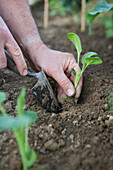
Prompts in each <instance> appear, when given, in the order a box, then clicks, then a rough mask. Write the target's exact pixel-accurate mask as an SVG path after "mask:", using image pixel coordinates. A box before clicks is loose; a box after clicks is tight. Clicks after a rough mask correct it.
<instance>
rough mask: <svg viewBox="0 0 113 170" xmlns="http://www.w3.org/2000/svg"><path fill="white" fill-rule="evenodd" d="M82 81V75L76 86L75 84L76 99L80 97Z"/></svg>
mask: <svg viewBox="0 0 113 170" xmlns="http://www.w3.org/2000/svg"><path fill="white" fill-rule="evenodd" d="M82 82H83V76H82V77H81V78H80V80H79V83H78V86H77V88H76V95H75V98H77V99H78V98H79V97H80V94H81V90H82Z"/></svg>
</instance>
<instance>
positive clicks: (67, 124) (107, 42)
mask: <svg viewBox="0 0 113 170" xmlns="http://www.w3.org/2000/svg"><path fill="white" fill-rule="evenodd" d="M34 17H35V19H36V22H37V23H38V26H39V30H40V34H41V37H42V39H43V41H44V42H45V43H46V44H47V45H48V46H49V47H50V48H53V49H57V50H60V51H64V52H72V53H73V54H76V52H75V50H74V47H73V45H72V44H71V42H69V41H68V39H67V38H66V34H67V33H68V32H75V33H77V34H78V35H79V36H80V38H81V40H82V46H83V53H82V54H84V53H85V52H88V51H95V52H97V53H98V54H99V57H100V58H101V59H102V60H103V63H102V64H101V65H98V66H91V67H89V68H88V69H87V70H86V72H85V74H84V83H83V89H82V94H81V96H80V98H79V101H78V104H77V105H75V104H74V101H73V98H68V99H67V100H66V101H65V102H64V104H63V110H62V112H61V113H59V114H55V113H51V114H50V113H48V112H46V111H45V110H44V109H42V108H41V107H40V106H39V105H38V104H37V101H36V100H35V99H34V97H33V96H32V95H31V94H30V92H29V90H30V88H31V86H32V82H33V81H31V79H30V78H27V77H25V78H23V77H21V76H18V75H16V74H15V73H13V72H11V71H9V70H7V69H6V70H1V71H0V78H4V79H5V80H6V83H5V84H4V85H3V86H1V87H0V90H2V91H4V92H5V93H6V94H7V101H6V102H5V103H4V107H5V108H6V110H7V112H8V113H9V114H11V115H13V114H15V113H16V100H17V96H18V95H19V93H20V91H21V89H22V87H23V86H26V88H27V94H26V105H25V108H26V109H30V110H33V111H36V112H37V115H38V119H37V122H36V123H35V124H34V125H33V126H32V127H31V128H30V130H29V142H30V145H31V148H32V149H34V150H35V151H36V153H37V158H38V161H37V162H36V163H35V164H34V166H33V168H32V169H38V168H45V169H47V170H112V169H113V124H112V123H110V122H109V115H110V111H109V108H108V96H109V93H110V91H111V87H112V85H113V38H108V39H106V37H105V33H104V28H103V27H102V26H99V25H98V24H95V25H94V26H93V34H92V36H88V28H87V29H86V32H84V33H81V32H80V25H79V24H76V23H75V22H74V21H73V18H72V17H71V16H68V17H66V18H60V17H56V18H54V19H51V20H50V23H49V27H48V29H47V30H44V29H43V25H42V17H41V16H40V15H39V14H38V13H37V12H36V11H35V10H34ZM75 56H76V55H75ZM3 169H5V170H14V169H15V170H17V169H18V170H20V169H22V165H21V158H20V155H19V150H18V147H17V143H16V140H15V138H14V135H13V133H12V132H10V131H9V132H0V170H3Z"/></svg>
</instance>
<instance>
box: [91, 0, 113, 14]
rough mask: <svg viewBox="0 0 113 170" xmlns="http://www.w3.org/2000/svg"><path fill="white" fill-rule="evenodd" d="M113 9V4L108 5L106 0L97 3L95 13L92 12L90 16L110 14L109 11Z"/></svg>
mask: <svg viewBox="0 0 113 170" xmlns="http://www.w3.org/2000/svg"><path fill="white" fill-rule="evenodd" d="M112 8H113V3H110V4H108V3H107V2H106V1H105V0H103V1H100V2H97V3H96V5H95V8H94V12H90V14H92V15H93V14H94V15H95V13H98V12H99V13H102V12H106V13H107V12H108V11H109V10H111V9H112Z"/></svg>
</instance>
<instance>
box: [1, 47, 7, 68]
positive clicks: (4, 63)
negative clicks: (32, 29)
mask: <svg viewBox="0 0 113 170" xmlns="http://www.w3.org/2000/svg"><path fill="white" fill-rule="evenodd" d="M3 49H4V48H0V69H3V68H6V66H7V60H6V56H5V53H4V50H3Z"/></svg>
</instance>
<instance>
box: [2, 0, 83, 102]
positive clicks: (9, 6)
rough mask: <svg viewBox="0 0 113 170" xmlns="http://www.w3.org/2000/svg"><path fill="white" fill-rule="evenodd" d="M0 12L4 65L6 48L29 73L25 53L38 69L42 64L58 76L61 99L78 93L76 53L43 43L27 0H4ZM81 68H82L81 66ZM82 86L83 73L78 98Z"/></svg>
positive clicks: (21, 70)
mask: <svg viewBox="0 0 113 170" xmlns="http://www.w3.org/2000/svg"><path fill="white" fill-rule="evenodd" d="M0 16H1V17H0V42H1V44H0V69H3V68H5V67H6V66H7V61H6V57H5V54H4V48H5V49H6V50H7V51H8V52H9V53H10V54H11V56H12V58H13V60H14V62H15V63H16V65H17V68H18V70H19V72H20V74H21V75H22V76H25V75H26V74H27V66H26V63H25V60H24V57H23V54H24V56H26V58H27V59H28V61H29V63H30V65H31V66H32V67H33V68H34V69H35V70H38V71H39V70H40V68H42V69H43V70H44V71H45V72H46V73H47V74H48V75H49V76H51V77H53V78H54V79H55V80H56V82H57V83H58V100H59V102H61V99H62V96H72V95H74V94H75V89H74V86H73V82H74V77H73V75H72V73H71V68H74V69H75V71H76V70H77V63H76V60H75V58H74V56H73V55H72V54H70V53H64V52H60V51H55V50H52V49H50V48H48V47H47V46H46V45H45V44H44V43H43V41H42V40H41V38H40V35H39V32H38V28H37V26H36V24H35V21H34V19H33V17H32V14H31V12H30V8H29V6H28V4H27V1H26V0H10V3H7V0H0ZM5 23H6V24H5ZM6 25H7V26H6ZM9 30H10V31H9ZM19 46H20V47H19ZM31 47H32V48H31ZM22 52H23V53H22ZM78 70H79V72H80V71H81V70H80V68H79V69H78ZM81 89H82V77H81V79H80V82H79V84H78V87H77V89H76V98H79V96H80V93H81Z"/></svg>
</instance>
